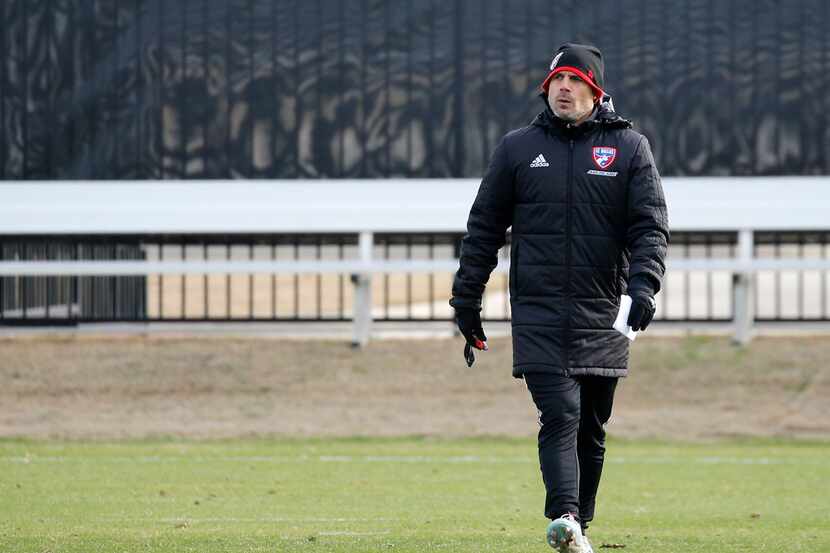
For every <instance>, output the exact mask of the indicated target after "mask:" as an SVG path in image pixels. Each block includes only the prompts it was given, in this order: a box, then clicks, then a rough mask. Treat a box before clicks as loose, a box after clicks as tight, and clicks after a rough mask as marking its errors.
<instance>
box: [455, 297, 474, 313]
mask: <svg viewBox="0 0 830 553" xmlns="http://www.w3.org/2000/svg"><path fill="white" fill-rule="evenodd" d="M450 305H451V306H453V307H454V308H455V309H474V310H476V311H481V298H465V297H462V296H453V297H452V298H450Z"/></svg>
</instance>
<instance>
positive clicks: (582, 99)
mask: <svg viewBox="0 0 830 553" xmlns="http://www.w3.org/2000/svg"><path fill="white" fill-rule="evenodd" d="M548 103H549V104H550V108H551V109H552V110H553V113H554V115H556V116H557V117H559V118H560V119H564V120H565V121H569V122H571V123H577V124H579V123H582V121H584V120H585V119H587V118H588V116H589V115H591V112H592V111H593V110H594V90H593V89H592V88H591V87H590V86H588V83H586V82H585V81H583V80H582V79H581V78H579V76H578V75H577V74H576V73H572V72H570V71H560V72H559V73H557V74H556V75H554V76H553V77H552V78H551V80H550V86H549V88H548Z"/></svg>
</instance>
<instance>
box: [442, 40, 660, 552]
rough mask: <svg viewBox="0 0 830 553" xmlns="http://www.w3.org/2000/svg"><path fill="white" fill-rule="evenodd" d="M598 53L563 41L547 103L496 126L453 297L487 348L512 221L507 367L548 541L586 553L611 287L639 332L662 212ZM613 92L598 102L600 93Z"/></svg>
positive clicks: (609, 394)
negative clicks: (535, 455) (524, 393)
mask: <svg viewBox="0 0 830 553" xmlns="http://www.w3.org/2000/svg"><path fill="white" fill-rule="evenodd" d="M603 82H604V66H603V61H602V54H601V53H600V51H599V50H598V49H597V48H596V47H593V46H587V45H581V44H574V43H566V44H563V45H562V46H561V47H560V48H559V50H558V51H557V53H556V55H555V57H554V58H553V61H552V63H551V65H550V73H549V74H548V76H547V78H546V79H545V80H544V82H543V83H542V87H541V88H542V94H541V95H540V96H541V97H542V98H543V100H544V101H545V104H546V106H545V110H544V111H542V113H540V114H539V115H538V116H537V117H536V118H535V120H534V121H533V122H532V123H531V124H530V125H529V126H527V127H524V128H521V129H518V130H514V131H511V132H509V133H508V134H507V135H505V136H504V137H503V138H502V140H501V141H500V143H499V144H498V145H497V146H496V149H495V151H494V153H493V157H492V160H491V162H490V166H489V168H488V169H487V173H486V174H485V176H484V179H483V180H482V182H481V186H480V188H479V191H478V195H477V196H476V199H475V202H474V203H473V206H472V209H471V210H470V215H469V220H468V223H467V235H466V236H465V237H464V239H463V240H462V243H461V255H460V267H459V269H458V272H457V273H456V275H455V279H454V281H453V288H452V296H453V297H452V299H451V300H450V305H452V306H453V307H454V308H455V318H456V322H457V324H458V327H459V329H460V331H461V333H462V334H463V335H464V337H465V339H466V341H467V344H466V346H465V357H466V358H467V362H468V364H472V362H473V360H474V358H475V357H474V354H473V352H472V348H475V349H479V350H486V349H487V343H486V340H487V338H486V336H485V335H484V330H483V329H482V327H481V319H480V315H479V312H480V310H481V297H482V294H483V293H484V288H485V285H486V283H487V280H488V279H489V277H490V272H491V271H492V270H493V268H494V267H495V266H496V264H497V252H498V250H499V248H501V247H502V246H503V245H504V244H505V242H506V239H505V233H506V231H507V229H508V227H511V226H512V239H511V243H512V246H511V252H510V258H511V259H510V303H511V308H512V327H513V376H515V377H517V378H524V380H525V383H526V384H527V387H528V389H529V391H530V394H531V397H532V398H533V401H534V403H535V404H536V407H537V409H538V411H539V423H540V426H541V429H540V431H539V461H540V466H541V472H542V479H543V481H544V485H545V489H546V499H545V516H546V517H548V518H549V519H551V520H552V522H551V523H550V524H549V526H548V529H547V534H546V538H547V541H548V543H549V544H550V545H551V547H554V548H556V549H558V550H559V551H560V552H563V553H564V552H569V553H577V552H578V553H586V552H592V551H593V550H592V549H591V545H590V543H589V542H588V539H587V537H585V530H586V529H587V527H588V523H589V522H590V521H591V520H592V519H593V516H594V505H595V500H596V493H597V489H598V487H599V480H600V474H601V472H602V463H603V459H604V455H605V447H604V444H605V430H604V425H605V423H606V422H607V421H608V419H609V417H610V416H611V406H612V402H613V398H614V390H615V388H616V385H617V379H618V378H619V377H624V376H626V374H627V372H628V339H627V338H626V337H625V336H623V335H622V334H620V333H619V332H617V331H616V330H614V329H612V325H613V322H614V320H615V318H616V316H617V313H618V311H619V304H620V296H621V295H622V294H625V293H627V294H628V295H629V296H631V298H632V302H633V303H632V307H631V311H630V315H629V318H628V323H629V325H631V327H632V328H633V329H634V330H644V329H645V328H646V327H647V326H648V324H649V322H650V321H651V319H652V316H653V315H654V309H655V303H654V295H655V294H656V293H657V292H658V291H659V290H660V285H661V282H662V278H663V275H664V272H665V263H664V259H665V256H666V249H667V244H668V240H669V229H668V218H667V214H666V204H665V200H664V197H663V190H662V186H661V183H660V175H659V174H658V172H657V168H656V167H655V164H654V159H653V157H652V154H651V149H650V147H649V143H648V140H647V139H646V138H645V137H644V136H643V135H641V134H639V133H637V132H635V131H633V130H632V129H631V126H632V125H631V122H630V121H628V120H626V119H623V118H622V117H620V116H619V115H617V114H616V113H615V112H614V110H613V107H612V105H611V102H610V98H609V97H606V96H605V93H604V91H603V88H602V87H603ZM604 97H605V99H607V100H608V101H603V99H604Z"/></svg>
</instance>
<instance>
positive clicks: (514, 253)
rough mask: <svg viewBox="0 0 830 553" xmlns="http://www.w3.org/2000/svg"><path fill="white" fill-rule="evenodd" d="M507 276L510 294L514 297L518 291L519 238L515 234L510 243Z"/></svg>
mask: <svg viewBox="0 0 830 553" xmlns="http://www.w3.org/2000/svg"><path fill="white" fill-rule="evenodd" d="M509 278H510V282H509V284H510V286H509V289H510V295H511V296H513V297H516V296H518V292H519V238H518V237H517V236H514V237H513V241H512V243H511V244H510V273H509Z"/></svg>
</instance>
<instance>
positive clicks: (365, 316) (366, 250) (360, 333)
mask: <svg viewBox="0 0 830 553" xmlns="http://www.w3.org/2000/svg"><path fill="white" fill-rule="evenodd" d="M374 245H375V237H374V235H373V234H372V233H371V232H367V231H364V232H361V233H360V237H359V239H358V250H359V252H360V260H361V261H363V262H364V263H367V264H368V263H371V262H372V249H373V247H374ZM352 283H353V284H354V330H353V334H352V347H363V346H365V345H366V344H367V343H369V334H370V332H371V327H372V274H371V273H370V272H363V273H357V274H354V275H352Z"/></svg>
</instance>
